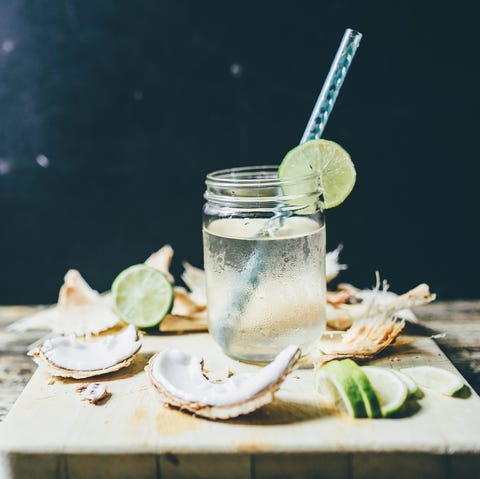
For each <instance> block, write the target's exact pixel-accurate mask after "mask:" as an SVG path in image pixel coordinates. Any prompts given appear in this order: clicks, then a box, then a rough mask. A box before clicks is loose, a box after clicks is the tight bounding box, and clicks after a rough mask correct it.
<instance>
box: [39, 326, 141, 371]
mask: <svg viewBox="0 0 480 479" xmlns="http://www.w3.org/2000/svg"><path fill="white" fill-rule="evenodd" d="M140 346H141V343H140V340H139V339H138V334H137V330H136V329H135V327H134V326H132V325H130V326H128V327H127V328H125V329H124V330H123V331H122V332H120V333H118V334H111V335H108V336H105V337H104V338H102V339H100V340H97V341H91V342H84V341H80V340H78V339H76V338H75V336H73V335H71V336H58V337H56V338H52V339H48V340H47V341H45V343H44V344H43V346H42V347H41V349H40V351H41V353H42V355H43V356H44V358H45V359H46V360H47V361H48V362H50V363H51V364H53V365H54V366H56V367H59V368H62V369H69V370H73V371H96V370H104V369H108V368H110V367H112V366H114V365H116V364H118V363H121V362H122V361H124V360H126V359H128V358H130V357H131V356H133V355H134V354H135V353H136V352H137V351H138V350H139V349H140Z"/></svg>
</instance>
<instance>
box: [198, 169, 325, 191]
mask: <svg viewBox="0 0 480 479" xmlns="http://www.w3.org/2000/svg"><path fill="white" fill-rule="evenodd" d="M278 169H279V165H259V166H240V167H234V168H225V169H222V170H216V171H212V172H211V173H209V174H207V177H206V180H205V183H206V185H207V186H234V185H236V186H239V187H255V186H280V185H293V184H296V183H298V182H303V181H308V180H314V179H318V174H317V173H316V172H315V171H313V170H312V172H311V173H307V174H304V175H297V176H292V177H290V178H288V179H284V178H282V179H280V178H279V177H278Z"/></svg>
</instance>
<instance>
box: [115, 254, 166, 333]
mask: <svg viewBox="0 0 480 479" xmlns="http://www.w3.org/2000/svg"><path fill="white" fill-rule="evenodd" d="M173 297H174V295H173V286H172V285H171V284H170V282H169V281H168V279H167V278H166V276H165V275H164V274H163V273H161V272H160V271H158V270H157V269H155V268H152V267H150V266H146V265H145V264H136V265H133V266H130V267H129V268H127V269H125V270H123V271H122V272H121V273H120V274H119V275H118V276H117V277H116V278H115V280H114V281H113V284H112V300H113V305H114V309H115V312H116V313H117V314H118V315H119V316H120V319H122V321H124V322H126V323H128V324H133V325H134V326H136V327H137V328H151V327H154V326H157V325H158V324H160V322H161V321H162V320H163V318H164V317H165V316H166V315H167V314H168V313H169V312H170V310H171V309H172V305H173Z"/></svg>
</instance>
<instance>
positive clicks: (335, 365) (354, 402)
mask: <svg viewBox="0 0 480 479" xmlns="http://www.w3.org/2000/svg"><path fill="white" fill-rule="evenodd" d="M315 387H316V390H317V391H318V392H319V393H320V394H321V395H322V396H324V397H326V398H327V399H328V400H329V401H331V402H333V403H334V404H335V406H337V408H338V409H340V410H341V411H346V412H347V413H348V414H349V415H350V416H352V417H366V411H365V405H364V403H363V399H362V393H361V392H360V389H359V387H358V385H357V382H356V381H355V379H354V378H353V376H352V375H351V374H350V371H349V368H348V367H346V366H345V365H343V364H342V361H337V360H334V361H330V362H329V363H327V364H325V365H324V366H322V367H321V368H319V369H318V370H317V371H316V373H315Z"/></svg>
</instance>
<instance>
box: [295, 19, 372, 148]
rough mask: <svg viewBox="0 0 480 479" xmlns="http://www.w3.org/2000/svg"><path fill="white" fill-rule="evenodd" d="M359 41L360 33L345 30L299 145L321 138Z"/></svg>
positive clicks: (348, 29)
mask: <svg viewBox="0 0 480 479" xmlns="http://www.w3.org/2000/svg"><path fill="white" fill-rule="evenodd" d="M361 39H362V34H361V33H360V32H356V31H355V30H351V29H350V28H347V29H346V30H345V33H344V35H343V38H342V42H341V43H340V46H339V47H338V50H337V54H336V55H335V58H334V59H333V63H332V65H331V66H330V70H329V72H328V75H327V78H326V79H325V83H324V84H323V87H322V90H321V91H320V95H318V99H317V102H316V103H315V107H314V108H313V111H312V115H311V116H310V119H309V120H308V123H307V127H306V128H305V132H304V133H303V136H302V139H301V140H300V143H305V142H306V141H308V140H315V139H318V138H320V137H321V136H322V134H323V130H324V129H325V126H326V124H327V121H328V117H329V116H330V113H331V112H332V109H333V106H334V105H335V100H336V99H337V97H338V92H339V91H340V88H342V85H343V81H344V80H345V77H346V76H347V72H348V69H349V68H350V65H351V64H352V60H353V57H354V56H355V53H356V51H357V48H358V46H359V45H360V40H361Z"/></svg>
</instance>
